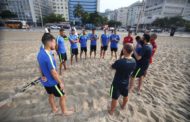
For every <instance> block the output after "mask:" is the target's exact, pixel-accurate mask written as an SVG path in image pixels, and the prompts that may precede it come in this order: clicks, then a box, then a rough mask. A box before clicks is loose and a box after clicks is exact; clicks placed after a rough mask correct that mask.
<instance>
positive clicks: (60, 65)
mask: <svg viewBox="0 0 190 122" xmlns="http://www.w3.org/2000/svg"><path fill="white" fill-rule="evenodd" d="M61 69H62V62H61V63H60V64H59V74H60V75H61Z"/></svg>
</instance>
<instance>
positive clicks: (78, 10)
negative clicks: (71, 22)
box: [73, 3, 84, 18]
mask: <svg viewBox="0 0 190 122" xmlns="http://www.w3.org/2000/svg"><path fill="white" fill-rule="evenodd" d="M74 8H75V9H74V11H73V14H74V17H75V18H76V17H78V18H81V17H82V15H83V13H84V9H83V7H82V5H81V4H79V3H78V4H77V5H75V7H74Z"/></svg>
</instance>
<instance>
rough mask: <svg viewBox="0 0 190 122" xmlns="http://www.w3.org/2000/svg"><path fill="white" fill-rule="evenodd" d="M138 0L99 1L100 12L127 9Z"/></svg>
mask: <svg viewBox="0 0 190 122" xmlns="http://www.w3.org/2000/svg"><path fill="white" fill-rule="evenodd" d="M136 1H139V0H100V12H105V10H106V9H111V10H114V9H117V8H121V7H127V6H129V5H131V4H133V3H134V2H136Z"/></svg>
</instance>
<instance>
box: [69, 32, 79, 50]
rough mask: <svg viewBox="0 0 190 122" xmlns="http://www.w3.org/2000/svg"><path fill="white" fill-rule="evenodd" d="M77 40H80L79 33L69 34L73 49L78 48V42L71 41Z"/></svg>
mask: <svg viewBox="0 0 190 122" xmlns="http://www.w3.org/2000/svg"><path fill="white" fill-rule="evenodd" d="M76 40H78V36H77V35H72V34H71V35H70V36H69V41H70V43H71V49H76V48H78V46H77V42H75V43H72V42H71V41H76Z"/></svg>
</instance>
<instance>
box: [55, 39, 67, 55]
mask: <svg viewBox="0 0 190 122" xmlns="http://www.w3.org/2000/svg"><path fill="white" fill-rule="evenodd" d="M56 41H57V45H58V51H57V52H58V54H64V53H66V48H65V43H64V39H63V37H62V36H58V37H57V40H56Z"/></svg>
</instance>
